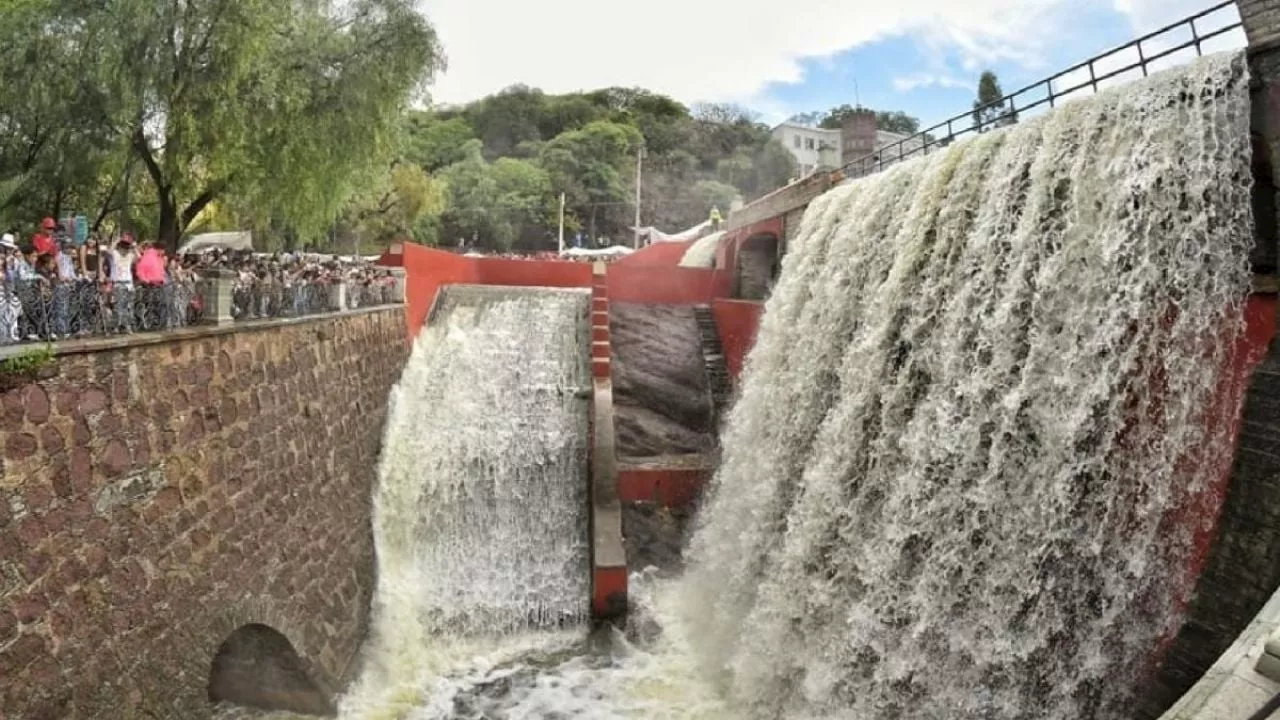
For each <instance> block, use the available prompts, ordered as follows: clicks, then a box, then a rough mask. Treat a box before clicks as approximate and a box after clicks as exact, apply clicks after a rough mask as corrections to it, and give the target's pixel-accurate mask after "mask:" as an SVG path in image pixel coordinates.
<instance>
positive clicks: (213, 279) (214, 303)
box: [199, 270, 236, 325]
mask: <svg viewBox="0 0 1280 720" xmlns="http://www.w3.org/2000/svg"><path fill="white" fill-rule="evenodd" d="M235 284H236V274H235V273H234V272H232V271H231V270H210V271H208V272H206V273H204V275H203V276H202V277H201V278H200V286H199V290H200V298H201V300H202V302H203V303H204V317H203V319H202V320H201V322H203V323H205V324H207V325H226V324H228V323H233V322H235V317H234V316H233V315H232V314H231V293H232V292H233V291H234V290H235Z"/></svg>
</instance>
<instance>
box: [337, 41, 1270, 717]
mask: <svg viewBox="0 0 1280 720" xmlns="http://www.w3.org/2000/svg"><path fill="white" fill-rule="evenodd" d="M1248 111H1249V107H1248V98H1247V86H1246V78H1245V71H1244V65H1243V62H1242V61H1241V59H1240V58H1239V57H1215V58H1209V59H1206V60H1203V61H1201V62H1200V63H1198V64H1196V65H1194V66H1191V67H1188V68H1184V69H1180V70H1176V71H1172V72H1170V73H1165V74H1161V75H1158V76H1155V77H1152V78H1151V79H1149V80H1147V81H1144V82H1142V83H1138V84H1134V85H1129V86H1126V87H1123V88H1118V89H1115V90H1112V91H1109V92H1106V93H1104V94H1102V95H1100V96H1098V97H1096V98H1093V99H1088V100H1082V101H1078V102H1074V103H1071V104H1069V105H1067V106H1065V107H1062V108H1060V109H1058V110H1057V111H1055V112H1053V113H1050V114H1048V115H1046V116H1042V117H1039V118H1036V119H1034V120H1031V121H1029V122H1026V123H1023V124H1021V125H1018V126H1016V127H1014V128H1012V129H1010V130H1008V131H1004V132H999V133H990V134H986V135H983V136H980V137H978V138H975V139H973V140H972V141H968V142H964V143H958V144H956V145H954V146H952V147H950V148H947V149H946V150H945V151H942V152H939V153H937V154H934V155H931V156H929V157H926V158H922V159H920V160H916V161H912V162H908V163H905V164H902V165H899V166H896V167H894V168H892V169H890V170H889V171H887V172H885V173H883V174H881V175H878V176H873V177H870V178H866V179H863V180H859V181H857V182H855V183H852V184H849V185H846V186H843V187H840V188H838V189H836V190H834V191H832V192H830V193H827V194H826V195H824V196H822V197H820V198H818V199H817V200H816V201H815V202H814V203H813V205H812V206H811V207H810V208H809V210H808V212H807V214H806V216H805V220H804V223H803V227H802V228H801V230H800V233H799V235H798V237H796V238H795V239H793V240H792V242H791V243H790V247H789V252H788V255H787V256H786V258H785V261H784V264H783V272H782V276H781V279H780V281H779V283H778V285H777V287H776V289H775V292H774V295H773V297H772V299H771V300H770V301H769V303H768V306H767V312H766V313H765V316H764V321H763V325H762V328H761V332H760V335H759V340H758V344H757V347H756V348H755V350H753V352H752V353H751V355H750V358H749V361H748V363H747V370H746V374H745V377H744V384H743V389H742V394H741V399H740V400H739V402H738V404H737V406H736V407H735V409H734V411H733V413H732V415H731V418H730V421H729V424H728V429H727V431H726V437H725V438H724V443H723V447H724V451H723V455H724V461H723V466H722V467H721V469H720V471H719V473H718V474H717V476H716V479H715V482H714V485H713V488H712V491H713V495H712V497H711V498H710V499H709V501H708V503H707V504H706V507H705V509H704V512H703V516H702V517H701V518H700V521H699V525H700V526H699V528H698V532H697V533H696V535H695V538H694V541H693V547H692V548H691V549H690V552H689V556H690V563H689V566H690V571H689V574H688V575H687V577H685V578H683V579H681V580H678V581H667V582H666V583H664V582H660V581H658V580H655V579H654V578H652V577H649V576H647V575H642V576H634V577H633V582H632V593H633V596H632V599H633V603H634V604H633V608H632V612H633V615H632V618H631V624H630V627H631V628H632V629H631V630H630V631H629V633H630V634H629V635H626V636H624V635H623V634H621V633H619V632H618V631H615V630H611V629H606V630H602V631H599V632H597V633H596V634H594V635H589V634H588V630H587V629H586V627H585V626H584V624H583V621H584V619H585V615H586V612H587V608H586V601H587V589H588V588H587V560H586V535H585V523H586V515H585V512H586V478H585V464H584V457H585V455H584V453H585V443H586V422H587V420H586V412H587V409H586V404H585V403H586V399H585V397H578V396H576V395H575V393H576V391H577V389H579V388H585V387H586V386H587V385H588V383H589V380H588V374H587V370H586V366H585V358H586V353H585V352H584V350H583V348H585V347H586V345H585V344H584V343H586V340H585V339H584V338H585V332H586V330H585V312H586V309H585V308H586V304H587V299H586V298H587V296H586V295H583V294H576V293H572V292H554V291H539V292H529V293H525V292H509V291H496V290H495V291H480V290H472V289H458V288H455V289H450V290H449V291H447V293H446V295H445V296H444V298H445V301H443V304H442V307H441V309H440V311H439V312H437V313H436V316H435V318H434V320H433V321H432V323H431V325H430V326H429V327H428V328H427V329H426V330H425V331H424V333H423V336H422V338H421V339H420V340H419V342H418V343H417V344H416V345H415V347H414V350H413V353H412V357H411V359H410V362H409V365H408V368H407V369H406V371H405V375H404V378H403V379H402V381H401V383H400V384H399V386H398V387H397V389H396V390H395V393H394V395H393V402H392V406H391V411H390V413H389V421H388V423H389V424H388V429H387V435H386V443H385V446H384V449H383V460H382V466H381V474H380V481H379V486H378V490H377V495H376V497H375V519H374V524H375V527H374V530H375V536H376V538H377V544H378V563H379V568H378V576H379V580H378V587H377V596H376V600H375V606H374V611H373V631H372V636H371V638H370V640H369V644H368V646H367V647H366V649H365V652H364V657H365V660H364V673H363V675H362V677H361V679H360V680H359V682H358V683H357V684H356V686H355V687H354V688H353V689H352V690H351V692H350V693H349V694H348V695H347V696H346V697H344V698H343V699H342V702H341V708H342V717H343V718H348V719H352V720H354V719H361V720H365V719H368V720H374V719H392V718H394V719H396V720H428V719H430V720H444V719H445V718H458V719H463V720H466V719H479V718H486V719H492V720H498V719H504V720H505V719H511V720H522V719H528V720H533V719H539V720H555V719H568V718H584V719H592V720H596V719H599V720H614V719H621V718H646V719H654V720H694V719H701V720H721V719H725V720H730V719H732V720H743V719H751V718H761V719H769V720H773V719H774V718H787V719H789V720H809V719H814V720H817V719H819V718H821V719H823V720H827V719H831V720H840V719H846V718H847V719H850V720H881V719H888V718H903V719H908V720H933V719H938V720H943V719H945V720H967V719H975V720H976V719H979V718H981V719H982V720H1015V719H1016V720H1021V719H1024V718H1025V719H1027V720H1031V719H1033V718H1034V719H1035V720H1091V719H1106V720H1110V719H1112V718H1115V719H1117V720H1118V719H1119V718H1126V717H1129V716H1130V714H1131V713H1130V712H1129V709H1130V707H1131V700H1132V697H1133V695H1134V693H1135V691H1136V689H1137V688H1139V687H1140V685H1141V680H1142V673H1143V672H1144V671H1145V669H1147V668H1148V666H1149V663H1148V659H1149V658H1150V657H1151V656H1152V653H1153V651H1154V648H1155V647H1156V646H1157V645H1158V643H1159V640H1160V638H1161V637H1162V636H1164V635H1165V634H1167V633H1168V632H1169V631H1170V630H1171V629H1172V628H1174V627H1175V625H1176V619H1177V618H1176V615H1177V612H1176V608H1177V606H1178V602H1179V600H1180V598H1182V597H1184V596H1185V594H1186V592H1187V591H1188V588H1187V587H1185V584H1184V582H1183V581H1184V578H1183V577H1182V574H1181V573H1180V572H1179V569H1180V568H1181V567H1182V565H1183V563H1184V562H1185V558H1186V554H1187V552H1188V549H1189V543H1190V536H1191V534H1192V532H1193V531H1194V530H1195V528H1194V527H1192V526H1191V525H1190V524H1188V523H1185V522H1176V523H1170V522H1167V520H1168V518H1170V517H1171V516H1172V515H1173V514H1175V513H1176V510H1177V509H1178V508H1180V507H1183V506H1184V505H1185V504H1186V503H1187V502H1188V501H1189V500H1190V499H1191V498H1193V497H1195V495H1196V493H1197V492H1198V491H1199V490H1200V489H1202V488H1203V487H1204V483H1205V482H1206V480H1207V479H1208V477H1209V476H1210V475H1211V474H1212V473H1213V472H1214V471H1215V470H1216V469H1217V468H1219V467H1220V466H1221V464H1222V463H1223V462H1224V461H1225V460H1227V459H1228V454H1229V448H1227V447H1226V445H1225V443H1224V442H1223V438H1222V437H1220V436H1219V435H1216V434H1211V433H1210V432H1207V431H1206V430H1205V426H1206V424H1205V423H1204V422H1203V414H1204V412H1205V407H1206V404H1207V401H1208V398H1209V397H1210V395H1211V394H1212V391H1213V389H1214V387H1215V385H1216V384H1217V383H1218V382H1219V380H1220V373H1219V370H1218V369H1219V368H1220V367H1221V366H1222V364H1223V362H1224V360H1225V357H1226V353H1227V348H1228V345H1229V342H1228V341H1229V340H1230V339H1231V338H1232V337H1233V336H1234V335H1235V334H1236V333H1238V332H1239V330H1240V327H1239V326H1240V310H1241V304H1242V301H1243V298H1244V297H1245V294H1246V292H1247V288H1248V284H1249V274H1248V268H1247V253H1248V249H1249V245H1250V243H1251V232H1252V227H1251V224H1252V223H1251V218H1250V208H1249V192H1250V173H1249V146H1248V115H1249V112H1248ZM704 250H705V247H704Z"/></svg>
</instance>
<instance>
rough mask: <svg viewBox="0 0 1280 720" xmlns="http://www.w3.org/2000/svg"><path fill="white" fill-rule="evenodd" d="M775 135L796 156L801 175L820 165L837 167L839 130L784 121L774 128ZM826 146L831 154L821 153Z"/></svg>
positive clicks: (805, 174)
mask: <svg viewBox="0 0 1280 720" xmlns="http://www.w3.org/2000/svg"><path fill="white" fill-rule="evenodd" d="M773 136H774V137H775V138H777V140H778V142H780V143H782V145H783V147H785V148H786V149H788V150H790V151H791V154H792V155H794V156H795V158H796V163H797V164H798V165H799V166H800V177H805V176H807V175H810V174H812V173H813V171H814V170H816V169H817V168H818V166H820V165H821V166H825V167H835V165H836V164H837V163H838V162H839V160H840V131H839V130H823V129H822V128H815V127H809V126H808V125H797V124H795V123H789V122H784V123H782V124H781V125H779V126H777V127H775V128H774V129H773ZM824 148H825V149H827V150H828V151H829V152H830V155H823V154H821V153H822V151H823V149H824Z"/></svg>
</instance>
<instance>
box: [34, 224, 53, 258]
mask: <svg viewBox="0 0 1280 720" xmlns="http://www.w3.org/2000/svg"><path fill="white" fill-rule="evenodd" d="M57 229H58V223H57V222H55V221H54V219H53V218H51V217H47V218H45V219H44V220H43V221H42V222H41V223H40V232H38V233H36V234H35V236H34V237H32V238H31V244H32V245H33V246H35V249H36V254H37V255H57V254H58V241H57V240H54V238H53V234H54V232H55V231H56V230H57Z"/></svg>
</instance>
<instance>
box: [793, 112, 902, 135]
mask: <svg viewBox="0 0 1280 720" xmlns="http://www.w3.org/2000/svg"><path fill="white" fill-rule="evenodd" d="M867 112H869V113H875V116H876V129H878V130H884V131H887V132H891V133H898V134H899V135H914V134H916V133H917V132H919V131H920V120H919V119H917V118H915V117H912V116H911V115H908V114H906V113H905V112H902V111H901V110H892V111H890V110H872V109H870V108H864V107H862V106H858V107H854V106H852V105H848V104H845V105H840V106H838V107H833V108H831V110H829V111H827V114H826V115H825V116H824V117H823V118H822V120H821V122H820V123H818V126H819V127H822V128H826V129H827V130H839V129H840V128H842V127H844V121H845V118H847V117H849V116H850V115H855V114H858V113H867ZM812 114H813V113H810V115H812Z"/></svg>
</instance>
